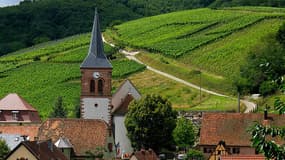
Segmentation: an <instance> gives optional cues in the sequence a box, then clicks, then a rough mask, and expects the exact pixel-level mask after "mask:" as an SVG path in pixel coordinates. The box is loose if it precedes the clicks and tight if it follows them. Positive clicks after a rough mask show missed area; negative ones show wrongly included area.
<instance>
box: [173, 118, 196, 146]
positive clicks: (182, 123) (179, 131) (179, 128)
mask: <svg viewBox="0 0 285 160" xmlns="http://www.w3.org/2000/svg"><path fill="white" fill-rule="evenodd" d="M196 135H197V134H196V132H195V127H194V125H193V124H192V122H191V121H190V120H188V119H186V118H184V117H182V118H179V119H178V120H177V123H176V128H175V129H174V130H173V138H174V141H175V142H176V144H177V145H178V146H179V147H183V148H187V147H191V146H193V145H194V143H195V141H196Z"/></svg>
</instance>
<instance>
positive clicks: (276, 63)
mask: <svg viewBox="0 0 285 160" xmlns="http://www.w3.org/2000/svg"><path fill="white" fill-rule="evenodd" d="M284 52H285V49H284V47H283V46H282V45H280V43H279V42H277V41H276V39H275V37H274V36H269V37H267V38H266V39H265V40H264V41H263V42H261V43H260V44H258V45H256V47H255V48H253V49H252V51H251V52H250V54H249V55H248V57H247V59H246V63H245V64H244V65H243V66H241V80H240V83H239V87H240V88H244V89H245V88H247V89H249V92H250V93H261V94H262V95H267V94H270V93H273V92H274V91H276V90H277V89H278V88H279V86H280V85H281V84H282V83H283V80H282V76H283V75H284V74H285V55H284ZM237 81H239V80H237Z"/></svg>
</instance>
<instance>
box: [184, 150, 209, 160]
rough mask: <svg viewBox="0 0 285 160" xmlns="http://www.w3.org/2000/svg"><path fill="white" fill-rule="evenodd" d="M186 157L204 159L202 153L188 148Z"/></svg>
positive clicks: (197, 159) (191, 159)
mask: <svg viewBox="0 0 285 160" xmlns="http://www.w3.org/2000/svg"><path fill="white" fill-rule="evenodd" d="M187 157H188V159H189V160H204V159H205V157H204V155H203V153H202V152H201V151H199V150H195V149H190V150H189V151H188V152H187Z"/></svg>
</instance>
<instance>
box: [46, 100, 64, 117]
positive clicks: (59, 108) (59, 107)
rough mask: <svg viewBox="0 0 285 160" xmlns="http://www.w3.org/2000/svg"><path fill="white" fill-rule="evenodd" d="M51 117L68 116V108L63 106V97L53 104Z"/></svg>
mask: <svg viewBox="0 0 285 160" xmlns="http://www.w3.org/2000/svg"><path fill="white" fill-rule="evenodd" d="M49 117H50V118H66V117H67V110H66V108H65V107H64V106H63V100H62V97H61V96H59V97H58V98H57V99H56V101H55V103H54V106H53V111H52V112H51V113H50V115H49Z"/></svg>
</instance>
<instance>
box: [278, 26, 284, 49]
mask: <svg viewBox="0 0 285 160" xmlns="http://www.w3.org/2000/svg"><path fill="white" fill-rule="evenodd" d="M276 38H277V40H278V41H279V42H280V43H281V44H282V45H283V46H284V47H285V23H283V25H282V26H281V27H280V28H279V30H278V33H277V36H276Z"/></svg>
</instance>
